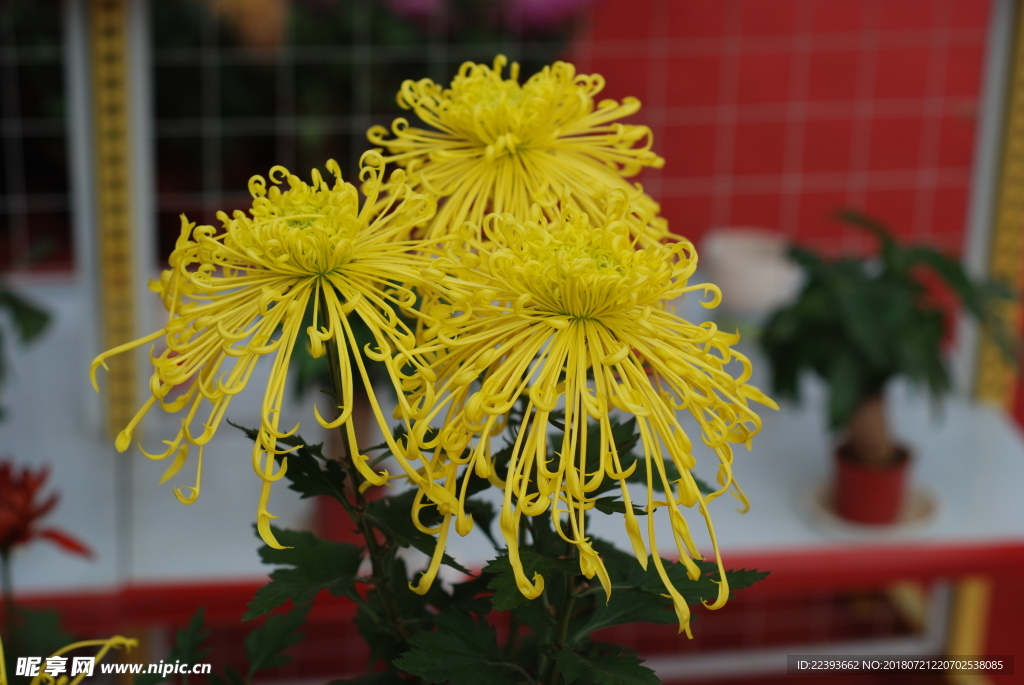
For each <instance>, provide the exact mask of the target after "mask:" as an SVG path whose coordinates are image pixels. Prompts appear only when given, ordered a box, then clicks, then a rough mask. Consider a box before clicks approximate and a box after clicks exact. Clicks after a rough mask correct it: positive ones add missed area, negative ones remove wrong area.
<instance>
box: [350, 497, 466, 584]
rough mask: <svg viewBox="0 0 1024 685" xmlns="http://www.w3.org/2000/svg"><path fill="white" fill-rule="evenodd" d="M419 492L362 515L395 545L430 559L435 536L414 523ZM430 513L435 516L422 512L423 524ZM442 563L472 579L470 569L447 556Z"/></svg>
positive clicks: (382, 502)
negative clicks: (414, 501) (413, 549)
mask: <svg viewBox="0 0 1024 685" xmlns="http://www.w3.org/2000/svg"><path fill="white" fill-rule="evenodd" d="M416 492H417V491H416V490H407V491H406V492H403V493H402V494H400V495H395V496H393V497H383V498H381V499H379V500H374V501H373V502H370V504H369V506H367V508H366V511H365V513H364V514H363V515H364V516H366V517H367V518H368V519H369V520H370V522H371V523H372V524H373V525H374V526H376V527H377V528H379V529H380V530H381V531H383V532H384V533H385V534H386V535H387V536H388V537H389V538H391V540H392V541H393V542H395V543H396V544H398V545H400V546H402V547H415V548H416V549H418V550H419V551H421V552H423V553H424V554H426V555H427V556H431V555H433V554H434V548H435V547H437V540H435V539H434V536H432V535H427V534H426V533H424V532H423V531H421V530H420V529H418V528H417V527H416V526H415V524H413V522H412V504H413V500H414V499H415V497H416ZM430 510H433V511H435V512H436V508H434V507H428V508H427V509H425V510H424V511H423V520H424V522H428V521H429V520H430V519H429V518H428V515H429V511H430ZM441 563H443V564H446V565H448V566H451V567H452V568H454V569H455V570H457V571H460V572H462V573H465V574H466V575H467V576H468V575H472V574H471V573H470V572H469V569H467V568H466V567H465V566H463V565H462V564H460V563H458V562H457V561H455V560H454V559H453V558H452V557H451V556H449V555H448V554H445V555H444V556H443V557H442V558H441Z"/></svg>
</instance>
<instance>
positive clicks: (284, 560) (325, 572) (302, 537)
mask: <svg viewBox="0 0 1024 685" xmlns="http://www.w3.org/2000/svg"><path fill="white" fill-rule="evenodd" d="M271 530H272V531H273V533H274V536H275V537H276V538H277V540H278V542H280V543H281V544H282V545H285V546H287V547H288V549H274V548H272V547H270V546H268V545H264V546H263V547H261V548H260V558H261V559H262V560H263V563H265V564H276V565H287V566H293V567H294V568H287V569H283V568H282V569H277V570H276V571H274V572H273V573H271V574H270V582H269V583H267V584H266V585H264V586H263V587H261V588H260V589H259V590H257V591H256V595H255V596H254V597H253V598H252V601H251V602H249V610H248V611H247V612H245V616H243V617H242V618H243V620H246V621H248V620H251V619H253V618H256V617H257V616H262V615H264V614H267V613H270V612H271V611H273V610H274V609H276V608H277V607H279V606H281V605H282V604H284V603H285V602H287V601H288V600H291V601H292V602H293V603H294V604H295V605H296V606H298V605H300V604H306V603H307V602H310V601H312V600H313V598H314V597H316V595H317V594H319V593H320V592H321V591H322V590H327V591H328V592H330V593H331V594H332V595H334V596H335V597H339V596H341V595H345V596H348V597H352V596H353V595H354V594H355V584H354V578H355V576H356V574H357V573H358V571H359V565H360V564H361V563H362V560H363V550H362V548H360V547H356V546H355V545H350V544H348V543H345V542H330V541H328V540H323V539H321V538H318V537H317V536H315V535H313V534H312V533H309V532H306V531H295V530H283V529H281V528H275V527H273V526H271Z"/></svg>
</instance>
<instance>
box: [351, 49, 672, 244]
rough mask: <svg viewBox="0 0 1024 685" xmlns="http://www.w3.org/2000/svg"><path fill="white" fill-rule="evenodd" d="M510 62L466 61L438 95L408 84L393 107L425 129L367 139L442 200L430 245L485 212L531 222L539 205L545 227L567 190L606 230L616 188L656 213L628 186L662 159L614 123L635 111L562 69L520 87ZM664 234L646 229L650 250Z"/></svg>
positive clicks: (399, 128)
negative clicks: (606, 208) (608, 198)
mask: <svg viewBox="0 0 1024 685" xmlns="http://www.w3.org/2000/svg"><path fill="white" fill-rule="evenodd" d="M506 62H507V60H506V58H505V57H504V56H501V55H499V56H498V57H496V58H495V60H494V66H493V68H491V67H488V66H487V65H484V64H474V63H472V62H466V63H465V64H463V65H462V67H461V68H460V69H459V73H458V74H457V75H456V76H455V78H454V79H453V80H452V83H451V87H450V88H447V89H445V88H442V87H441V86H440V85H439V84H436V83H434V82H433V81H431V80H430V79H423V80H420V81H406V82H404V83H403V84H402V88H401V90H400V91H399V93H398V104H399V105H400V106H402V107H403V108H405V109H411V110H412V111H413V112H415V113H416V115H417V116H418V117H419V118H420V119H421V120H422V121H423V122H424V123H425V124H427V126H429V127H431V128H428V129H423V128H415V127H412V126H410V125H409V122H408V121H407V120H405V119H402V118H399V119H396V120H395V121H394V123H393V124H392V126H391V134H393V136H394V137H389V132H388V130H387V129H385V128H384V127H382V126H374V127H373V128H371V129H370V130H369V131H368V132H367V137H368V138H369V139H370V142H372V143H373V144H374V145H380V146H381V147H383V148H386V149H387V150H388V152H390V153H391V156H390V157H386V158H385V159H386V160H387V161H388V162H395V163H398V164H400V165H402V166H404V167H405V168H406V169H407V171H408V172H409V177H410V181H411V182H412V183H413V184H414V185H415V186H416V187H418V188H423V189H425V190H427V191H429V192H431V193H434V194H435V195H437V196H438V197H439V198H440V197H442V196H445V199H444V200H443V202H442V203H441V204H440V208H439V209H438V212H437V214H436V216H435V217H434V218H433V221H431V222H430V224H429V226H428V228H427V230H426V234H425V235H426V237H428V238H437V237H440V236H443V235H446V234H448V233H452V232H454V231H457V230H458V227H459V226H460V225H461V224H462V222H464V221H472V222H474V223H476V224H479V223H480V222H482V221H483V218H484V216H485V215H486V214H488V213H491V212H496V213H510V214H512V215H514V216H519V217H525V216H528V215H529V212H530V208H531V207H532V206H533V205H534V204H539V205H540V206H541V207H542V208H543V210H544V212H545V214H546V215H547V217H548V219H549V220H555V219H557V213H558V210H557V208H556V205H557V204H558V200H559V198H560V197H561V196H562V195H563V191H564V190H565V189H569V190H571V191H572V193H573V195H572V203H573V204H574V205H575V206H577V207H579V208H580V209H581V210H583V211H584V212H586V213H587V214H588V215H589V216H590V217H591V220H592V221H595V222H603V221H604V215H603V206H602V202H603V200H602V199H601V198H603V197H604V195H605V194H606V193H607V192H608V190H610V189H612V188H625V189H626V190H627V192H629V194H630V196H631V197H632V199H633V202H634V203H636V204H638V205H640V206H642V207H643V208H644V209H645V210H646V211H647V213H648V215H649V216H651V217H654V216H656V215H657V213H658V205H657V203H656V202H654V200H652V199H651V198H649V197H648V196H646V195H644V193H643V191H642V189H641V188H640V187H639V186H632V185H629V184H628V182H627V181H625V180H624V178H626V177H630V176H635V175H636V174H637V173H639V172H640V170H641V169H642V168H643V167H655V168H660V167H661V166H662V165H663V164H664V162H665V160H663V159H662V158H661V157H659V156H658V155H656V154H655V153H654V152H652V151H651V143H652V136H651V130H650V129H649V128H648V127H646V126H637V125H632V124H622V123H619V122H618V120H619V119H622V118H624V117H627V116H629V115H631V114H634V113H636V112H637V111H639V109H640V102H639V100H637V99H636V98H626V99H624V100H623V101H622V102H621V103H618V102H616V101H614V100H602V101H600V102H597V103H596V104H595V97H596V96H597V94H598V93H600V92H601V90H602V89H603V88H604V79H603V78H602V77H601V76H600V75H598V74H594V75H590V76H587V75H583V74H577V73H576V69H575V67H573V65H571V64H567V63H565V62H556V63H555V64H553V65H551V66H548V67H544V69H543V70H542V71H540V72H539V73H537V74H534V75H533V76H531V77H530V79H529V80H528V81H527V82H526V83H524V84H520V83H519V65H518V64H516V63H513V64H512V67H511V74H510V77H509V78H503V77H502V73H501V72H502V69H503V68H504V66H505V64H506ZM667 232H668V229H667V224H666V223H665V221H664V220H663V219H657V220H654V221H652V222H651V223H650V224H648V225H647V226H646V228H645V233H644V235H643V236H641V243H642V244H644V245H647V244H648V243H654V242H657V241H659V240H661V239H662V238H663V237H664V236H665V235H666V234H667Z"/></svg>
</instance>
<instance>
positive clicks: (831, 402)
mask: <svg viewBox="0 0 1024 685" xmlns="http://www.w3.org/2000/svg"><path fill="white" fill-rule="evenodd" d="M831 362H832V363H831V364H830V366H829V370H828V376H827V379H828V387H829V396H828V419H829V426H830V427H832V428H839V427H841V426H845V425H846V424H847V423H848V422H849V421H850V419H851V418H852V417H853V415H854V413H855V412H856V411H857V409H858V408H859V407H860V405H861V403H862V402H863V401H864V400H865V399H867V395H868V389H867V388H865V387H864V386H863V384H862V383H863V380H864V377H863V368H862V366H861V365H859V364H858V363H857V360H856V359H855V358H854V357H853V355H851V354H848V353H846V352H845V351H842V350H840V351H838V353H837V354H836V355H835V356H834V357H833V358H832V360H831Z"/></svg>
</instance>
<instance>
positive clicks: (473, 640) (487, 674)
mask: <svg viewBox="0 0 1024 685" xmlns="http://www.w3.org/2000/svg"><path fill="white" fill-rule="evenodd" d="M434 622H435V624H436V626H437V630H435V631H434V632H432V633H428V632H423V633H420V634H418V635H415V636H413V638H412V639H411V640H410V642H411V643H412V645H413V648H412V649H411V650H409V651H408V652H405V653H404V654H402V656H400V657H399V658H398V659H396V660H395V666H397V667H398V668H400V669H402V670H403V671H405V672H407V673H411V674H412V675H415V676H419V677H420V678H423V679H424V680H425V681H427V682H428V683H451V684H452V685H520V684H521V683H530V682H532V681H531V679H530V678H529V676H528V675H527V674H526V673H524V672H523V670H522V669H521V668H520V667H519V666H517V665H516V664H515V663H513V662H511V661H509V660H508V658H507V657H506V656H505V654H504V652H502V650H501V647H499V646H498V642H497V635H496V634H495V632H494V628H492V627H491V626H490V624H488V623H487V621H485V620H484V619H482V618H481V619H479V621H474V620H473V619H472V618H471V617H470V616H467V615H466V614H462V613H447V614H441V615H440V616H438V617H437V618H436V619H435V621H434Z"/></svg>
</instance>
